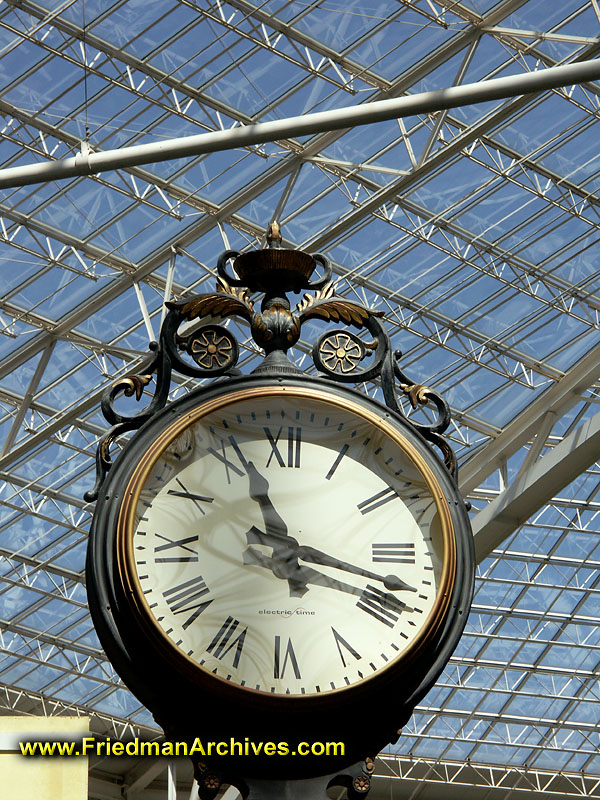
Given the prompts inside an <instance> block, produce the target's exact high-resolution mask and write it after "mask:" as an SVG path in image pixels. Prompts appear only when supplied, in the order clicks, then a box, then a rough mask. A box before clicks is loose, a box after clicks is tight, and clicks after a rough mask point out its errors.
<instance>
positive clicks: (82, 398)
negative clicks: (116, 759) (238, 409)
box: [0, 0, 600, 800]
mask: <svg viewBox="0 0 600 800" xmlns="http://www.w3.org/2000/svg"><path fill="white" fill-rule="evenodd" d="M599 34H600V3H598V2H597V0H567V1H566V2H562V3H541V2H537V0H499V2H493V0H462V1H461V0H398V1H397V2H395V3H390V2H385V1H384V0H372V2H368V3H365V2H364V0H360V1H359V0H346V2H344V3H340V2H338V0H306V2H304V1H303V2H300V0H289V1H287V0H267V2H264V3H262V4H259V3H258V2H257V0H252V2H251V0H227V2H225V0H177V2H173V3H168V4H163V3H141V2H136V0H114V2H111V3H110V4H106V3H94V2H92V0H86V3H85V4H84V3H83V0H62V2H52V3H51V2H45V3H42V2H37V1H36V2H33V1H32V0H6V1H5V2H4V3H3V4H2V5H0V70H1V73H0V74H1V86H2V89H1V91H0V137H1V142H2V147H1V148H0V159H1V160H0V176H1V175H2V174H5V175H6V174H10V173H6V172H5V171H7V170H9V171H12V170H20V169H22V168H23V166H25V165H31V164H32V163H35V164H38V165H40V166H39V167H36V168H35V170H34V171H35V172H38V173H40V172H41V170H42V166H41V165H47V164H50V168H51V169H55V168H56V169H58V167H55V166H54V165H60V164H64V160H65V159H66V160H74V161H76V162H77V163H78V164H79V163H81V162H82V160H83V161H86V160H88V159H89V160H90V162H91V163H92V164H93V162H94V159H95V158H96V157H98V159H99V160H100V157H101V156H102V154H105V153H109V152H111V151H115V150H117V149H118V148H130V147H139V146H140V145H144V146H146V145H147V144H149V143H150V144H152V143H154V145H160V144H161V143H164V142H166V141H168V140H170V139H173V138H177V139H181V138H187V137H203V136H209V137H211V136H212V137H218V138H219V139H222V140H228V141H229V142H231V141H232V140H233V137H235V136H238V135H239V136H246V135H247V134H249V133H250V132H251V130H253V129H254V130H256V129H258V128H259V127H260V126H261V125H269V126H271V127H272V128H275V130H277V129H278V128H277V126H278V125H279V124H280V122H281V121H282V120H286V119H288V118H291V117H299V116H300V117H303V118H305V119H308V115H312V114H315V115H316V114H319V115H325V116H327V115H328V114H330V111H331V109H342V108H348V107H350V108H351V109H352V111H353V113H355V115H356V116H355V118H354V122H350V121H348V122H344V124H346V125H347V126H348V127H346V128H343V129H339V130H323V131H322V132H319V133H311V134H310V135H308V134H307V135H301V134H300V133H299V132H298V131H291V130H287V131H283V129H282V128H280V129H279V130H280V131H281V132H280V133H279V134H278V136H279V137H280V138H277V139H276V140H275V139H274V140H272V141H266V142H263V143H259V142H258V140H256V141H255V142H254V143H253V142H252V141H251V140H250V139H248V140H244V139H243V138H240V139H239V140H238V141H237V142H236V148H235V149H232V150H226V151H222V152H214V153H203V154H199V153H197V154H195V155H192V156H189V157H186V158H185V159H184V158H176V157H175V156H172V157H170V160H166V161H162V162H160V163H146V164H145V165H144V166H142V165H141V164H138V165H128V166H123V167H122V168H120V169H116V170H110V171H105V172H102V173H99V172H97V173H95V174H90V175H87V176H84V175H71V176H66V175H65V177H63V178H62V179H61V180H52V181H50V182H45V183H41V184H38V185H31V186H14V187H13V188H8V185H7V184H5V185H4V186H5V188H2V189H0V259H1V260H0V269H1V273H0V274H1V285H2V292H1V295H2V296H1V298H0V333H1V336H0V357H1V360H0V429H1V434H0V480H1V488H0V682H1V686H0V713H36V712H37V713H44V714H49V715H50V714H65V713H77V714H79V713H89V714H90V715H91V717H92V727H93V728H94V729H96V730H98V731H99V732H100V733H107V735H108V732H110V735H115V736H116V735H123V733H124V732H125V731H131V730H134V729H135V730H137V729H138V728H140V729H141V728H143V729H144V730H145V731H148V730H153V729H155V726H154V723H153V720H152V719H151V718H150V717H149V715H148V713H147V712H146V711H145V709H143V708H140V707H139V704H138V703H137V702H136V701H135V699H134V698H133V697H132V696H131V695H130V694H129V693H128V692H126V691H125V690H124V688H123V687H122V685H121V684H120V682H119V680H118V678H117V677H116V675H115V674H114V672H113V670H112V668H111V667H110V665H109V664H108V662H107V660H106V657H105V656H104V653H103V651H102V650H101V648H100V647H99V645H98V642H97V640H96V637H95V634H94V632H93V630H92V628H91V624H90V620H89V615H88V612H87V606H86V596H85V587H84V585H83V559H84V552H85V544H86V538H87V530H88V526H89V521H90V506H89V504H86V503H85V502H84V500H83V494H84V492H85V491H86V490H88V489H89V488H90V487H91V486H92V485H93V482H94V480H93V473H94V463H93V453H94V448H95V444H96V440H97V437H98V436H99V435H100V434H101V433H102V432H103V430H104V425H103V420H102V419H101V417H100V415H99V411H98V409H99V397H100V394H101V392H102V390H103V389H104V388H105V387H106V386H107V385H108V384H109V382H110V381H111V380H113V379H114V378H115V377H119V376H123V375H126V374H128V373H130V372H140V371H141V369H142V367H143V365H144V364H145V363H148V361H149V358H150V353H149V351H148V342H149V341H150V340H152V339H155V338H156V336H157V334H158V330H159V326H160V321H161V318H162V315H163V311H162V304H163V301H164V299H180V298H185V297H186V296H188V295H190V294H194V293H198V292H202V291H208V289H205V286H206V287H208V286H209V285H210V287H211V288H212V285H213V283H214V281H213V277H214V274H215V265H216V257H217V255H218V253H219V252H221V251H222V250H223V249H225V248H229V247H231V248H235V249H238V250H243V249H244V248H253V247H256V246H257V245H262V237H263V236H264V231H265V227H266V224H267V223H268V222H269V221H271V219H278V220H279V222H280V223H281V225H282V229H283V234H284V240H285V244H286V246H289V247H298V248H302V249H303V250H308V251H322V252H325V253H326V254H327V255H328V256H329V257H330V258H331V261H332V265H333V270H334V276H335V277H336V280H337V291H338V293H339V294H340V295H341V296H346V297H350V298H355V299H358V300H360V301H361V302H365V303H367V304H368V305H375V307H377V308H378V309H380V310H383V311H384V312H385V324H386V326H387V328H388V330H389V331H390V333H391V335H392V344H393V346H394V347H396V348H398V349H400V350H402V352H403V358H402V363H403V366H404V367H405V368H406V370H407V372H409V373H410V374H411V376H415V378H416V379H418V380H420V381H421V382H423V383H426V384H428V385H431V386H432V387H434V388H435V389H436V390H437V391H439V392H440V393H441V394H443V395H444V396H445V397H446V399H447V400H448V401H449V402H450V404H451V406H452V412H453V415H454V419H455V423H456V424H455V425H454V427H453V428H451V429H450V431H449V432H450V436H451V439H452V445H453V447H454V449H455V451H456V453H457V455H458V458H459V463H460V473H459V479H460V484H461V488H462V489H463V491H465V492H466V493H467V494H468V495H469V497H470V499H471V502H472V504H473V524H474V527H475V529H476V531H478V533H477V536H476V541H477V542H478V549H479V553H480V556H481V561H480V564H479V574H478V582H477V589H476V594H475V603H474V607H473V611H472V614H471V617H470V619H469V622H468V626H467V630H466V633H465V635H464V636H463V639H462V641H461V644H460V645H459V648H458V650H457V652H456V653H455V655H454V656H453V658H452V661H451V663H450V665H449V667H448V669H447V670H446V672H445V673H444V676H443V678H442V680H441V681H440V682H439V683H438V685H437V686H436V687H435V688H434V690H433V691H432V692H430V694H429V695H428V696H427V698H426V699H425V700H424V702H423V704H422V705H421V706H420V707H419V708H418V709H417V711H416V712H415V714H414V716H413V718H412V720H411V722H410V724H409V725H408V726H407V727H406V729H405V730H404V731H403V734H402V736H401V738H400V741H399V744H398V745H397V746H396V747H394V748H392V751H393V752H390V753H389V754H388V755H387V756H386V757H385V758H384V759H382V760H381V761H380V762H379V764H378V767H377V774H378V775H379V776H380V783H379V786H380V787H381V788H380V789H377V788H375V789H373V790H372V792H374V793H377V792H379V791H381V793H382V796H383V794H384V793H385V795H386V797H390V796H391V797H392V798H398V800H400V798H408V797H410V798H416V797H420V798H422V800H427V798H428V797H435V796H439V791H440V788H441V787H440V784H441V783H444V784H445V785H446V788H445V790H444V791H445V795H446V796H447V797H453V796H461V797H462V796H463V795H465V794H468V795H469V797H473V798H480V797H484V796H487V797H489V798H494V797H503V798H506V797H510V798H511V799H512V798H519V799H520V798H524V797H527V798H535V799H536V800H538V798H550V797H557V796H560V797H570V796H573V797H577V796H597V795H598V794H599V793H600V792H599V790H598V781H599V780H600V756H599V755H598V747H599V745H600V731H599V729H598V719H599V716H600V715H599V711H600V691H599V689H598V674H599V671H600V633H598V631H599V630H600V627H599V625H598V620H599V617H600V601H599V598H600V528H599V525H598V520H599V519H600V517H599V513H600V497H599V496H598V489H599V488H600V482H599V478H600V472H599V468H598V462H597V461H595V458H596V456H595V453H596V452H597V437H598V434H597V428H598V418H597V416H596V414H597V412H598V402H599V399H600V392H599V388H600V386H599V378H600V348H599V347H598V345H599V340H600V332H599V331H600V313H599V312H600V287H599V286H598V281H599V273H600V271H599V269H598V257H597V253H598V243H599V241H600V155H599V154H598V147H597V141H598V116H599V113H600V84H599V83H598V82H597V81H596V82H594V80H593V78H592V77H590V76H592V75H593V74H598V73H597V72H594V73H589V76H588V78H587V79H586V82H583V83H578V85H571V86H563V87H562V88H553V89H548V88H541V87H538V90H537V91H536V92H535V93H532V94H523V95H520V96H517V97H508V98H506V99H490V100H489V101H488V102H487V103H485V104H483V105H476V106H470V105H466V106H463V107H461V108H444V109H443V110H441V109H440V110H435V108H436V107H434V106H431V107H427V108H421V109H420V110H416V106H414V105H411V103H413V101H414V97H415V96H417V95H419V94H421V93H424V92H425V93H429V92H438V93H439V91H440V90H441V89H444V88H446V87H455V90H456V93H458V94H460V93H461V92H463V91H466V92H468V90H467V89H466V87H467V86H468V85H470V84H473V83H478V82H481V81H494V80H496V79H506V78H507V76H514V77H511V78H510V80H509V83H514V82H515V81H516V82H519V81H520V80H521V78H525V80H526V81H529V80H538V76H537V75H533V73H535V72H536V71H538V72H540V73H541V72H542V71H543V70H546V69H551V68H555V67H559V68H567V67H568V68H569V69H575V70H576V71H577V70H579V69H580V65H579V62H591V63H592V66H593V68H594V69H595V67H596V65H597V64H598V53H599V51H600V38H599ZM532 75H533V77H532ZM573 80H575V79H574V78H573ZM577 80H580V79H579V78H577ZM455 90H453V91H455ZM438 97H439V94H438ZM379 102H384V103H388V104H390V103H392V102H393V103H396V102H398V106H399V107H401V106H402V105H404V106H405V107H408V108H411V109H413V113H412V114H411V116H406V117H399V118H392V119H388V120H387V121H381V122H377V123H376V124H371V125H369V126H364V125H362V126H361V127H352V126H353V125H354V124H355V123H356V121H357V120H359V119H361V118H362V117H363V112H364V110H365V109H366V108H368V106H369V104H374V103H379ZM394 113H399V112H394ZM281 137H283V138H281ZM92 168H93V167H92ZM14 174H15V173H14V172H13V175H14ZM17 174H18V173H17ZM50 174H54V175H55V176H56V175H59V174H61V173H60V171H57V172H56V173H52V172H51V173H50ZM351 287H354V288H351ZM243 326H244V323H243V322H241V323H240V324H239V328H238V330H237V335H238V338H241V339H242V340H243V341H244V343H245V345H244V347H243V349H242V353H241V356H240V365H241V368H242V369H243V370H250V369H252V367H253V366H254V365H255V363H256V352H255V350H254V345H253V343H252V341H251V340H250V339H249V331H248V330H246V329H245V328H244V327H243ZM307 347H308V345H307V342H306V341H304V340H303V339H302V338H301V339H300V340H299V342H298V343H297V345H296V347H295V348H294V353H293V355H294V358H295V360H296V362H297V363H298V364H299V365H300V366H304V367H306V368H308V366H309V359H308V356H307ZM189 382H190V380H189V379H184V378H181V379H180V382H179V384H177V386H176V387H175V389H174V395H175V396H177V395H178V394H180V393H182V392H183V391H185V389H186V385H187V384H188V383H189ZM364 388H365V390H366V391H368V392H369V393H371V394H373V395H377V394H378V393H379V392H380V387H379V386H378V385H377V383H375V382H371V383H367V384H366V385H365V387H364ZM484 522H487V523H489V524H488V525H487V527H484ZM479 531H481V533H479ZM466 759H468V763H467V764H466V765H465V762H466ZM148 766H149V765H148V764H144V763H140V764H132V765H131V774H130V775H129V776H124V775H122V774H121V775H118V774H116V773H114V772H110V770H109V769H108V767H107V765H106V764H97V763H95V764H93V765H92V781H91V783H90V797H94V798H96V797H98V798H100V797H111V796H122V792H121V790H122V788H123V787H126V788H127V787H129V790H130V791H129V794H130V795H131V797H134V796H135V793H136V787H137V789H138V790H141V789H142V788H143V795H142V796H144V797H146V796H153V797H159V796H163V797H166V792H167V790H168V785H167V784H168V782H169V780H170V781H171V785H173V775H172V774H171V776H170V778H168V776H167V773H166V772H165V771H164V770H163V772H162V773H160V774H158V773H157V774H154V773H153V772H150V773H149V772H148ZM177 776H178V782H179V784H180V788H181V786H185V785H186V784H185V781H186V780H187V776H186V773H185V771H184V770H183V768H179V766H178V772H177ZM375 785H376V786H377V785H378V784H377V781H376V782H375ZM190 787H191V779H190V782H189V784H188V790H189V788H190ZM436 793H437V794H436Z"/></svg>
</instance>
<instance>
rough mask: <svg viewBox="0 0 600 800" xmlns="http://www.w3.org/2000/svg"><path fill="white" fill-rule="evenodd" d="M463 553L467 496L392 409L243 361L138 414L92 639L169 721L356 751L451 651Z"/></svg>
mask: <svg viewBox="0 0 600 800" xmlns="http://www.w3.org/2000/svg"><path fill="white" fill-rule="evenodd" d="M472 563H473V561H472V542H471V535H470V531H469V527H468V522H467V517H466V511H465V508H464V503H463V501H462V500H461V499H460V496H459V495H458V492H457V490H456V487H455V485H454V483H453V481H452V479H451V477H450V475H449V473H448V471H447V470H446V468H445V467H444V466H443V464H442V463H441V462H440V461H439V459H438V458H437V457H436V456H435V455H434V454H433V452H432V450H431V449H430V447H429V446H428V445H427V444H426V443H425V441H424V440H423V439H422V438H421V437H420V436H419V434H418V433H417V432H416V431H415V430H414V429H413V428H412V427H411V426H410V425H409V424H407V422H406V421H405V420H404V419H403V418H402V417H401V416H400V415H399V414H396V413H395V412H394V411H392V410H390V409H389V408H387V407H385V406H382V405H380V404H379V403H377V402H376V401H374V400H372V399H370V398H369V397H367V396H365V395H363V394H362V393H359V392H357V391H355V390H352V389H349V388H347V387H344V386H339V385H334V384H332V383H331V382H330V381H328V380H326V379H320V378H309V377H306V376H303V375H289V376H285V377H284V378H274V377H270V376H265V375H262V376H261V375H254V376H248V377H241V378H233V379H229V380H227V381H220V382H216V383H214V384H212V385H211V386H209V387H207V388H203V389H200V390H196V391H194V392H191V393H190V394H189V395H187V396H186V397H184V398H183V399H182V400H180V401H176V402H174V403H173V404H172V405H171V406H169V407H167V408H166V409H164V410H163V411H162V412H159V413H158V414H157V415H155V416H154V417H153V418H152V419H151V420H150V421H149V422H148V423H146V425H145V426H144V427H142V428H141V429H140V431H139V432H138V433H137V434H136V436H135V437H134V438H133V439H132V441H131V442H130V444H129V445H128V446H127V447H126V449H125V451H124V452H123V454H122V455H121V456H120V458H119V459H118V461H117V462H116V464H115V466H114V468H113V469H112V470H111V472H110V474H109V477H108V479H107V481H106V483H105V485H104V487H103V492H102V495H101V497H100V498H99V499H98V504H97V508H96V514H95V520H94V525H93V529H92V533H91V541H90V548H89V551H88V567H87V571H88V591H89V594H90V606H91V610H92V614H93V617H94V622H95V624H96V627H97V630H98V633H99V635H100V638H101V640H102V643H103V645H104V647H105V649H106V650H107V652H108V654H109V656H110V657H111V660H112V661H113V663H114V664H115V666H116V668H117V669H118V671H119V672H120V673H121V675H122V676H123V678H124V679H125V681H126V683H127V684H128V685H129V686H130V688H131V689H132V690H133V691H134V692H135V693H136V694H137V696H138V697H139V698H140V699H141V700H142V701H143V702H144V703H145V704H146V705H148V707H150V708H152V709H153V710H154V711H155V715H156V716H157V719H158V720H159V721H160V722H161V724H164V723H166V724H167V727H168V726H169V724H171V723H172V722H173V719H174V717H175V716H176V717H177V727H178V729H180V730H181V729H182V727H183V728H184V729H185V730H189V731H192V730H198V726H200V734H199V735H205V736H206V735H210V738H211V739H212V738H215V737H216V736H221V737H226V738H227V739H229V737H230V736H231V735H237V736H239V737H242V739H243V738H244V737H247V736H259V737H263V738H264V737H265V736H266V737H267V738H269V739H271V740H274V741H279V740H281V739H286V738H289V735H290V734H289V731H288V730H286V727H287V728H289V723H290V720H292V721H293V724H292V730H293V732H294V734H295V735H297V737H298V739H299V740H300V739H304V740H309V741H310V740H311V739H316V738H319V739H322V738H323V737H324V736H328V737H330V738H335V739H338V740H339V739H340V738H342V739H343V738H344V737H346V739H347V740H348V743H349V753H348V755H347V758H346V760H347V761H348V763H350V762H351V760H354V761H355V760H357V758H363V757H364V756H365V754H366V752H365V750H364V748H365V747H366V746H367V745H366V741H367V739H368V741H369V748H370V750H369V752H371V753H372V754H374V753H373V751H372V744H371V743H372V741H373V738H374V737H375V740H376V741H377V742H378V747H379V749H380V748H381V747H383V746H384V745H385V744H386V743H387V742H389V741H390V739H392V738H394V734H395V733H396V732H397V729H398V727H399V725H400V724H401V723H402V722H403V720H404V719H405V718H406V716H407V715H408V714H409V713H410V712H411V711H412V708H413V706H414V704H415V702H417V700H418V699H419V697H421V696H422V695H423V694H424V693H425V692H426V691H427V689H428V688H429V687H430V686H431V684H432V683H433V681H434V680H435V678H436V677H437V676H438V674H439V672H440V670H441V669H442V667H443V665H444V664H445V663H446V661H447V658H448V657H449V653H450V652H451V650H452V649H453V648H454V646H455V644H456V642H457V640H458V636H459V635H460V632H461V631H462V628H463V627H464V621H465V618H466V613H467V610H468V604H469V601H470V595H471V589H472ZM370 717H373V720H372V724H371V726H369V725H368V724H367V721H368V719H369V718H370ZM357 720H360V724H359V725H357V724H356V723H357ZM173 724H174V723H173ZM371 728H372V729H378V731H379V732H378V731H377V730H375V731H374V730H372V729H371ZM367 729H368V734H367ZM361 748H362V749H361ZM357 754H358V755H357ZM247 771H248V770H247ZM302 772H303V774H306V763H305V764H303V769H302Z"/></svg>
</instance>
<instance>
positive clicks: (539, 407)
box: [459, 347, 600, 496]
mask: <svg viewBox="0 0 600 800" xmlns="http://www.w3.org/2000/svg"><path fill="white" fill-rule="evenodd" d="M599 374H600V347H595V348H593V349H592V350H590V351H589V352H588V353H587V354H586V355H585V356H584V357H583V358H582V359H580V360H579V361H578V362H577V363H576V364H575V365H574V366H573V367H571V369H570V370H568V371H567V372H566V373H565V375H564V376H563V377H562V378H561V379H560V380H559V381H557V382H556V383H554V384H553V385H552V386H550V387H549V388H548V389H546V390H545V391H544V392H542V394H541V395H540V396H539V397H538V398H536V399H535V400H534V401H533V403H531V404H530V405H529V406H528V407H527V408H526V409H525V410H524V411H522V412H521V413H520V414H518V415H517V416H516V417H515V418H514V419H513V420H512V422H510V423H509V424H508V425H507V426H506V427H505V428H504V429H503V430H502V432H501V433H500V434H499V435H498V436H497V437H496V438H495V439H493V440H492V441H491V442H488V443H487V444H486V445H484V446H483V447H482V448H481V449H480V450H479V451H478V452H477V453H474V454H473V455H472V456H471V458H469V459H468V460H467V461H465V462H464V463H463V464H462V465H461V467H460V475H459V483H460V489H461V492H462V493H463V495H465V496H467V495H469V493H470V492H472V491H473V490H474V489H475V488H476V487H477V486H479V484H480V483H482V481H484V480H485V479H486V478H487V477H488V475H491V474H492V472H494V471H495V470H496V469H498V468H499V467H500V465H501V464H502V462H503V461H505V460H506V459H508V458H510V456H511V455H513V454H514V453H516V451H517V450H518V449H519V448H520V447H522V446H523V445H524V444H526V443H527V442H528V441H529V440H530V439H531V438H532V437H533V436H534V435H535V433H536V431H537V429H538V427H539V426H540V424H541V422H542V420H543V419H544V416H545V415H546V413H547V412H548V411H554V412H556V414H557V415H559V416H560V415H562V414H564V413H565V412H566V411H568V409H569V408H571V407H572V406H574V405H575V403H577V402H579V400H580V399H581V398H580V395H581V394H582V393H583V392H584V391H585V390H586V389H587V388H588V387H589V386H591V385H592V384H593V383H594V381H596V380H597V379H598V375H599Z"/></svg>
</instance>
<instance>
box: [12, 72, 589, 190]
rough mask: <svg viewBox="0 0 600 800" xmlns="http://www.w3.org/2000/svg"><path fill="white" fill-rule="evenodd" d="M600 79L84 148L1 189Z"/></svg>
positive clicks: (453, 93) (563, 75)
mask: <svg viewBox="0 0 600 800" xmlns="http://www.w3.org/2000/svg"><path fill="white" fill-rule="evenodd" d="M598 78H600V59H593V60H591V61H579V62H576V63H573V64H566V65H564V66H561V67H550V68H548V69H540V70H536V71H535V72H528V73H524V74H522V75H509V76H508V77H506V78H495V79H493V80H489V81H480V82H479V83H467V84H464V85H462V86H451V87H450V88H448V89H439V90H436V91H433V92H422V93H420V94H412V95H405V96H403V97H395V98H392V99H390V100H378V101H376V102H373V103H365V104H363V105H358V106H351V107H350V108H338V109H333V110H331V111H321V112H317V113H315V114H304V115H302V116H299V117H288V118H287V119H282V120H276V121H274V122H257V123H255V124H253V125H245V126H243V127H239V128H229V129H227V130H223V131H214V132H211V133H202V134H199V135H197V136H184V137H181V138H178V139H168V140H166V141H162V142H151V143H148V144H140V145H134V146H133V147H123V148H120V149H118V150H104V151H103V152H99V153H93V152H91V151H88V150H87V147H85V146H83V147H82V152H81V153H80V154H78V155H76V156H74V157H72V158H62V159H59V160H56V161H46V162H44V163H37V164H26V165H24V166H21V167H10V168H8V169H3V170H0V188H5V189H7V188H10V187H14V186H25V185H27V184H31V183H44V182H45V181H51V180H60V179H62V178H72V177H75V176H77V175H95V174H96V173H98V172H104V171H105V170H109V169H121V168H124V167H135V166H138V165H140V164H150V163H152V162H156V161H168V160H170V159H173V158H182V157H185V156H197V155H201V154H202V153H213V152H216V151H218V150H231V149H233V148H235V147H248V146H249V145H254V144H262V143H263V142H274V141H277V140H281V139H287V138H293V137H297V136H306V135H310V134H314V133H323V132H325V131H333V130H340V129H344V128H352V127H354V126H356V125H367V124H369V123H371V122H381V121H383V120H389V119H398V118H400V117H408V116H412V115H413V114H425V113H428V112H432V111H441V110H443V109H446V108H456V107H457V106H465V105H471V104H472V103H483V102H486V101H488V100H499V99H502V98H506V97H517V96H519V95H523V94H531V93H533V92H540V91H542V90H544V89H556V88H558V87H559V86H571V85H573V84H576V83H583V82H584V81H591V80H597V79H598Z"/></svg>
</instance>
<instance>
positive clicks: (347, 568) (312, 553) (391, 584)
mask: <svg viewBox="0 0 600 800" xmlns="http://www.w3.org/2000/svg"><path fill="white" fill-rule="evenodd" d="M296 556H297V557H298V558H299V559H301V560H302V561H308V562H309V563H311V564H321V565H322V566H324V567H334V568H335V569H341V570H343V571H344V572H352V573H353V574H354V575H362V576H363V577H365V578H370V579H371V580H373V581H381V583H383V585H384V586H385V588H386V589H389V590H390V591H392V592H396V591H399V590H401V589H404V590H405V591H408V592H416V591H417V590H416V589H415V587H414V586H410V584H408V583H405V581H403V580H402V579H401V578H398V577H397V576H396V575H378V574H377V573H376V572H370V571H369V570H368V569H363V568H362V567H356V566H355V565H354V564H349V563H348V562H347V561H340V559H339V558H334V557H333V556H330V555H328V554H327V553H324V552H323V551H322V550H317V549H316V548H315V547H308V546H305V545H301V546H300V547H298V549H297V551H296Z"/></svg>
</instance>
